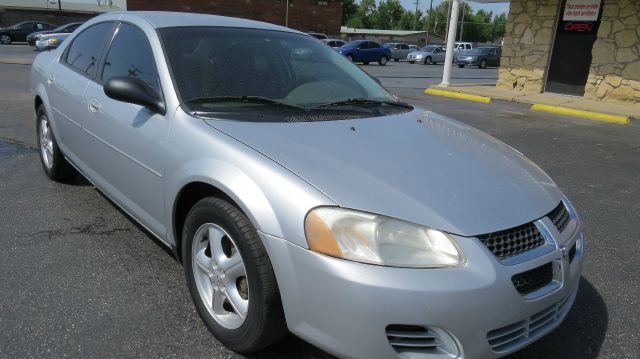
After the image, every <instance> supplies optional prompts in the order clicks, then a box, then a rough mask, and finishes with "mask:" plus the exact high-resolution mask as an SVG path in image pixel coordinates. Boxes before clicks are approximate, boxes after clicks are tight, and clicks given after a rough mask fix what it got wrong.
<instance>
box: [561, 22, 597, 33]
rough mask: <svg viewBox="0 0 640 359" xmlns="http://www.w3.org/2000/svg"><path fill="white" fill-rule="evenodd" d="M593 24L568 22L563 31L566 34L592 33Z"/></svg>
mask: <svg viewBox="0 0 640 359" xmlns="http://www.w3.org/2000/svg"><path fill="white" fill-rule="evenodd" d="M593 28H594V26H593V23H590V22H566V23H565V24H564V26H563V27H562V29H563V30H564V31H566V32H591V31H593Z"/></svg>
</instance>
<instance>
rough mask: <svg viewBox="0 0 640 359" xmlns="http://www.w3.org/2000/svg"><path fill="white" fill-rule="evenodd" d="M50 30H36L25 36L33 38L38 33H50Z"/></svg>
mask: <svg viewBox="0 0 640 359" xmlns="http://www.w3.org/2000/svg"><path fill="white" fill-rule="evenodd" d="M51 33H52V31H36V32H32V33H30V34H29V35H27V38H34V37H36V36H38V35H46V34H51Z"/></svg>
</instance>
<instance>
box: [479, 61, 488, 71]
mask: <svg viewBox="0 0 640 359" xmlns="http://www.w3.org/2000/svg"><path fill="white" fill-rule="evenodd" d="M478 67H479V68H481V69H486V68H487V60H485V59H482V61H480V64H479V65H478Z"/></svg>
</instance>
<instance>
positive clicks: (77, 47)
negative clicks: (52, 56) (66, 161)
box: [47, 22, 114, 166]
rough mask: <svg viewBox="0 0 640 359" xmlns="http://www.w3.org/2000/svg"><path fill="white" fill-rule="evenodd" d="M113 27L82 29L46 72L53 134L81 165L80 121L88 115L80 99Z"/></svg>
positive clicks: (83, 141)
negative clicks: (52, 119) (47, 73)
mask: <svg viewBox="0 0 640 359" xmlns="http://www.w3.org/2000/svg"><path fill="white" fill-rule="evenodd" d="M113 26H114V23H113V22H103V23H99V24H96V25H93V26H91V27H89V28H87V29H85V30H83V31H82V33H80V34H78V36H76V37H75V38H74V40H73V43H71V45H69V47H67V49H66V50H65V52H64V53H63V54H62V56H61V57H60V60H59V61H56V62H54V63H53V65H51V67H50V69H49V78H48V79H47V84H48V88H47V95H48V96H49V103H50V105H51V110H52V113H50V114H49V115H50V116H53V118H54V133H55V134H56V136H57V137H58V142H59V144H60V146H61V147H62V149H63V152H64V153H65V154H66V155H67V156H69V157H71V159H72V161H74V162H75V163H77V165H80V166H83V164H84V159H85V158H84V153H85V152H86V151H85V150H84V149H85V148H86V139H85V136H84V134H83V131H82V122H83V119H84V118H85V117H86V116H87V114H86V106H87V104H86V103H85V102H84V101H83V97H84V93H85V91H86V89H87V85H88V84H89V81H91V79H93V78H95V76H96V74H97V69H98V62H99V60H100V56H101V53H102V50H103V48H104V44H105V42H106V40H107V38H109V37H110V35H111V32H112V30H113Z"/></svg>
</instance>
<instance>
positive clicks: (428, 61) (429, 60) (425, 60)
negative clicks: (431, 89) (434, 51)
mask: <svg viewBox="0 0 640 359" xmlns="http://www.w3.org/2000/svg"><path fill="white" fill-rule="evenodd" d="M424 64H425V65H431V64H433V62H432V61H431V56H427V58H426V59H424Z"/></svg>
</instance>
